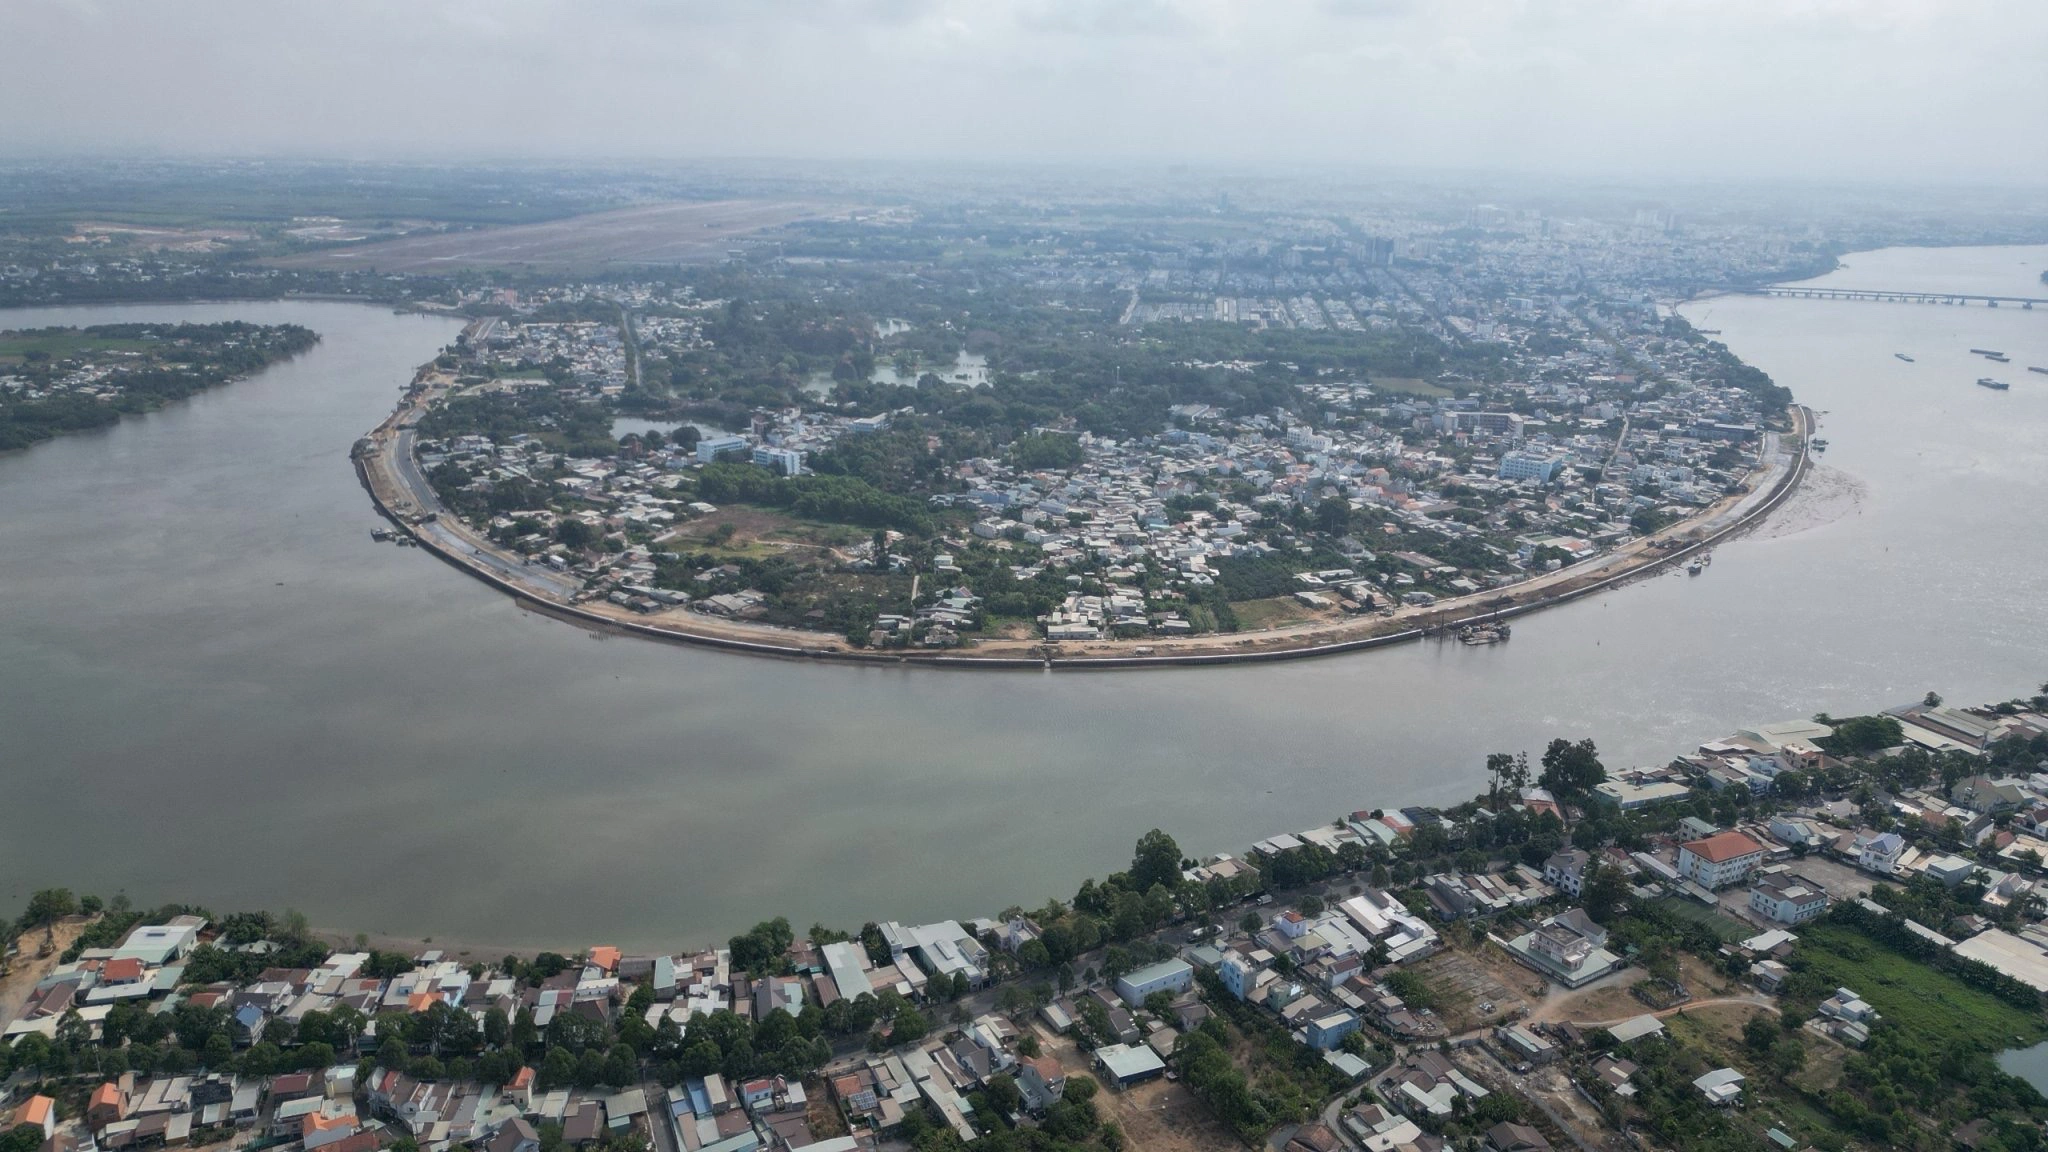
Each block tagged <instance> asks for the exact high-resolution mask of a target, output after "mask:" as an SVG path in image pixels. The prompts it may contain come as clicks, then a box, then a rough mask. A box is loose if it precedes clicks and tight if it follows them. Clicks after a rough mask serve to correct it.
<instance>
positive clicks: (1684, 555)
mask: <svg viewBox="0 0 2048 1152" xmlns="http://www.w3.org/2000/svg"><path fill="white" fill-rule="evenodd" d="M1800 413H1801V417H1802V420H1801V424H1802V427H1803V428H1804V429H1805V434H1804V435H1802V436H1801V437H1800V438H1799V440H1798V442H1797V443H1796V445H1795V451H1794V454H1793V459H1792V466H1791V467H1790V468H1787V469H1786V470H1785V475H1784V476H1783V477H1781V478H1780V479H1779V481H1778V486H1777V488H1776V489H1774V490H1773V491H1772V492H1771V494H1770V496H1769V497H1767V498H1766V499H1765V500H1764V501H1763V502H1762V503H1760V504H1758V505H1757V506H1756V507H1755V508H1753V509H1751V510H1750V511H1749V512H1748V513H1746V514H1744V515H1743V516H1742V517H1741V518H1740V519H1738V520H1736V521H1735V522H1734V523H1732V524H1729V525H1728V526H1726V527H1724V528H1721V529H1719V530H1718V531H1716V532H1714V533H1712V534H1711V535H1708V536H1704V537H1702V538H1700V539H1699V540H1696V541H1694V542H1692V543H1690V544H1687V545H1685V546H1684V547H1682V548H1673V549H1672V550H1671V551H1670V552H1668V553H1667V554H1665V555H1663V556H1660V557H1658V558H1657V559H1656V560H1654V561H1651V562H1650V563H1648V564H1644V565H1641V566H1639V567H1634V568H1630V569H1627V570H1626V571H1622V572H1617V573H1615V574H1614V575H1612V576H1608V577H1605V578H1603V579H1600V580H1595V581H1592V582H1590V583H1587V584H1582V585H1579V586H1577V587H1568V588H1561V589H1558V590H1557V591H1554V592H1550V593H1546V594H1544V595H1542V596H1538V597H1536V598H1535V599H1533V600H1528V601H1524V602H1521V603H1517V604H1512V605H1507V606H1503V607H1501V608H1498V609H1486V610H1483V611H1474V612H1471V613H1467V614H1464V615H1460V616H1456V617H1453V618H1449V619H1445V620H1441V621H1437V622H1435V623H1434V624H1433V625H1432V627H1434V628H1439V629H1443V628H1456V627H1458V626H1460V625H1463V624H1469V623H1476V622H1481V621H1485V622H1492V621H1498V620H1509V619H1513V618H1514V617H1517V616H1524V615H1527V614H1529V613H1531V612H1536V611H1539V610H1541V609H1544V608H1550V607H1553V606H1555V605H1558V604H1563V603H1566V602H1567V601H1571V600H1576V599H1579V598H1580V597H1582V596H1590V595H1592V594H1594V593H1596V592H1604V591H1606V590H1607V589H1609V588H1612V587H1614V586H1616V585H1618V584H1621V583H1623V582H1625V581H1628V580H1633V579H1635V578H1637V577H1639V576H1644V575H1648V574H1650V573H1653V572H1658V571H1661V570H1663V569H1665V568H1668V567H1670V566H1672V565H1674V564H1680V563H1683V562H1684V561H1686V560H1687V559H1689V558H1691V557H1693V556H1695V555H1698V554H1699V553H1701V552H1703V551H1705V550H1707V549H1708V548H1711V547H1713V546H1714V545H1716V544H1719V543H1721V542H1722V541H1724V540H1727V539H1729V538H1731V537H1733V536H1735V535H1736V534H1738V533H1740V532H1742V531H1744V530H1745V529H1747V528H1750V527H1752V526H1754V525H1755V524H1756V523H1757V521H1759V520H1761V519H1762V518H1763V517H1765V516H1767V515H1769V514H1770V513H1771V512H1772V511H1773V510H1774V509H1776V508H1777V507H1778V506H1779V505H1780V504H1783V503H1784V502H1785V500H1786V499H1787V498H1789V497H1790V496H1791V495H1792V492H1793V491H1794V490H1795V489H1797V488H1798V487H1799V481H1800V480H1801V479H1803V478H1804V477H1805V475H1806V471H1807V467H1808V464H1809V457H1808V455H1807V451H1806V439H1807V437H1808V436H1810V435H1811V434H1812V428H1813V415H1812V412H1811V410H1809V409H1806V408H1804V407H1803V406H1802V407H1801V409H1800ZM355 467H356V479H357V480H359V481H361V482H362V485H363V489H364V490H365V491H367V492H368V493H369V494H370V500H371V502H372V503H373V504H375V505H376V507H377V511H378V512H380V513H381V514H383V516H384V517H385V518H386V519H388V520H390V521H391V522H392V523H393V524H395V525H397V526H398V527H400V528H401V529H404V530H406V531H407V532H410V533H411V534H412V536H413V539H414V540H415V541H416V542H418V544H419V546H420V547H422V548H425V549H426V550H427V551H429V552H431V553H433V554H434V555H436V556H438V557H440V558H441V559H443V560H445V561H447V562H448V563H450V564H452V565H454V566H455V567H457V568H459V569H461V570H462V571H464V572H467V573H468V574H470V575H471V576H474V577H476V578H477V579H479V580H482V581H483V582H484V583H486V584H489V585H491V586H492V587H494V588H496V589H498V590H499V591H501V592H503V593H505V594H506V595H508V596H511V597H512V598H513V599H515V600H517V601H518V602H519V603H521V604H522V605H524V606H526V607H527V608H530V609H532V610H534V611H537V612H541V613H544V614H546V615H548V616H553V617H555V618H556V619H559V620H565V621H568V622H570V623H574V624H579V625H582V626H584V627H586V628H595V629H601V630H604V631H608V632H616V633H619V634H622V635H627V636H639V637H643V638H646V639H649V640H662V641H667V642H669V643H673V644H695V645H700V646H702V647H707V648H717V649H721V650H723V651H727V652H742V653H746V654H748V655H753V656H775V657H779V658H783V659H795V660H824V661H832V662H836V663H843V664H874V665H894V666H897V667H903V666H915V667H926V668H945V669H961V668H968V669H979V670H988V671H1018V670H1029V669H1041V670H1042V669H1047V668H1051V669H1067V670H1072V671H1084V672H1086V671H1098V672H1109V671H1121V670H1128V669H1134V668H1200V667H1208V666H1213V665H1227V664H1270V663H1273V662H1276V661H1280V660H1309V659H1314V658H1317V657H1322V656H1340V655H1343V654H1345V653H1348V652H1363V651H1366V650H1368V649H1372V648H1385V647H1388V646H1390V645H1394V644H1405V643H1408V642H1409V641H1412V640H1419V639H1421V638H1422V637H1423V636H1424V635H1425V634H1426V632H1425V630H1424V629H1422V628H1409V629H1405V630H1403V631H1400V632H1389V633H1385V634H1383V635H1378V636H1362V637H1359V638H1358V639H1355V640H1336V641H1332V642H1330V643H1328V644H1315V645H1309V646H1305V647H1299V648H1275V649H1269V650H1266V651H1257V652H1186V653H1171V654H1165V655H1152V656H1140V655H1131V656H1072V657H1062V656H1059V655H1057V654H1055V655H1054V656H1053V657H1052V658H1051V659H1049V660H1041V659H1038V658H1036V657H1022V656H952V655H945V654H940V653H932V654H926V653H920V652H870V651H864V650H861V649H845V648H807V647H804V646H802V645H800V644H777V643H773V642H770V641H765V640H740V639H737V638H734V637H729V636H714V635H706V634H702V633H690V632H675V631H671V630H669V629H666V628H656V627H654V626H652V625H649V624H638V623H635V622H633V621H631V620H617V619H613V618H612V617H610V616H604V615H600V614H598V613H596V612H591V611H588V610H586V609H582V608H577V607H575V606H573V605H568V604H559V603H556V602H555V601H553V600H549V599H547V598H545V597H542V596H540V595H538V594H536V593H534V592H533V591H531V590H529V589H527V588H525V587H523V586H521V585H519V584H517V583H515V582H513V581H510V580H507V579H505V578H504V577H502V576H499V575H498V574H497V573H495V572H492V571H491V570H490V569H488V568H484V567H481V566H478V565H474V564H471V563H469V562H467V561H465V560H464V559H462V558H461V557H460V556H458V555H456V554H455V553H453V552H450V551H448V550H447V549H445V548H443V547H442V546H441V545H440V544H439V543H437V542H436V541H434V540H432V539H430V538H429V537H428V536H426V535H425V534H423V533H419V532H414V531H413V530H412V526H411V525H409V524H407V523H406V522H405V521H404V520H402V519H400V518H399V516H398V514H397V513H396V512H394V511H393V510H392V509H390V508H389V507H387V506H386V505H385V503H384V501H383V499H382V498H381V497H379V496H378V494H377V490H376V487H375V486H374V485H372V484H371V483H370V473H369V463H368V461H366V460H365V459H363V458H362V457H360V456H358V457H356V458H355Z"/></svg>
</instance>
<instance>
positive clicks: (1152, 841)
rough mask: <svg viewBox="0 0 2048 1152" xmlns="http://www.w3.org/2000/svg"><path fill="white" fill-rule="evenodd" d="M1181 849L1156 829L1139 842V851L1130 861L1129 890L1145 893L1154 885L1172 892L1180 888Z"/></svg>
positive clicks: (1171, 838) (1169, 837)
mask: <svg viewBox="0 0 2048 1152" xmlns="http://www.w3.org/2000/svg"><path fill="white" fill-rule="evenodd" d="M1180 862H1181V854H1180V845H1179V844H1176V843H1174V840H1173V837H1171V836H1168V835H1167V834H1166V833H1164V832H1162V831H1160V830H1159V829H1157V828H1154V829H1152V830H1151V831H1150V832H1147V833H1145V834H1144V835H1143V836H1141V837H1139V839H1138V850H1137V853H1136V855H1134V856H1133V857H1132V858H1131V873H1130V877H1131V883H1130V887H1131V890H1132V891H1134V892H1145V891H1148V890H1150V889H1151V888H1152V886H1153V885H1155V884H1156V885H1160V886H1163V887H1165V888H1166V889H1168V890H1169V891H1171V890H1172V889H1174V888H1177V887H1179V886H1180Z"/></svg>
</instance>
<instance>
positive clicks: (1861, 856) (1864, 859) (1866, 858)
mask: <svg viewBox="0 0 2048 1152" xmlns="http://www.w3.org/2000/svg"><path fill="white" fill-rule="evenodd" d="M1905 850H1906V840H1905V838H1904V837H1902V836H1900V835H1899V834H1898V833H1896V832H1886V833H1884V834H1883V835H1880V836H1872V837H1871V838H1870V839H1868V840H1865V841H1863V842H1862V844H1860V845H1858V846H1857V849H1856V866H1857V867H1858V868H1861V869H1863V870H1864V871H1866V872H1877V873H1880V874H1882V875H1885V876H1890V875H1893V874H1895V873H1896V872H1898V870H1899V855H1900V853H1902V852H1904V851H1905Z"/></svg>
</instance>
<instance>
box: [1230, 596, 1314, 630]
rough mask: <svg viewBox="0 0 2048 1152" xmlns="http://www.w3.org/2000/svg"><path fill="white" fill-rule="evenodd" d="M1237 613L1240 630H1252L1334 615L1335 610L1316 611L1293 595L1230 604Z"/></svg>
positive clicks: (1231, 608)
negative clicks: (1304, 605) (1305, 605)
mask: <svg viewBox="0 0 2048 1152" xmlns="http://www.w3.org/2000/svg"><path fill="white" fill-rule="evenodd" d="M1230 610H1231V611H1232V612H1235V613H1236V614H1237V627H1238V630H1239V631H1243V632H1251V631H1254V630H1256V629H1260V628H1278V627H1279V626H1281V625H1283V624H1298V623H1300V622H1301V621H1303V620H1309V619H1313V618H1315V617H1317V616H1334V615H1335V613H1334V612H1330V611H1325V612H1316V611H1314V610H1312V609H1309V608H1306V607H1303V606H1302V604H1301V602H1300V601H1298V600H1296V599H1295V598H1294V597H1292V596H1274V597H1271V598H1269V599H1265V600H1240V601H1238V602H1237V603H1235V604H1232V605H1231V606H1230Z"/></svg>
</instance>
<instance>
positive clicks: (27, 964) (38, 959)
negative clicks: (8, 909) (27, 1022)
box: [0, 916, 92, 1026]
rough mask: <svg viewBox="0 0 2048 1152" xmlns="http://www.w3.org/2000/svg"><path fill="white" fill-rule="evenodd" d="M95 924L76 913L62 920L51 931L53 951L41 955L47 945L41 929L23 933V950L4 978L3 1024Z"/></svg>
mask: <svg viewBox="0 0 2048 1152" xmlns="http://www.w3.org/2000/svg"><path fill="white" fill-rule="evenodd" d="M90 923H92V921H90V920H87V919H86V918H85V917H83V916H72V917H69V918H67V919H65V920H64V921H62V922H61V923H59V924H58V925H57V926H56V927H55V928H54V929H53V930H52V931H51V937H52V941H51V945H50V954H49V955H48V956H41V955H38V953H40V952H41V951H42V948H43V933H42V930H41V929H37V930H36V931H34V932H24V933H22V934H21V937H20V939H19V944H20V946H21V952H20V954H19V955H17V956H15V958H14V966H13V967H12V968H11V969H10V970H9V971H8V973H7V975H6V976H4V977H0V1026H4V1025H7V1024H10V1023H12V1022H13V1020H14V1016H15V1014H16V1013H18V1012H20V1011H21V1008H22V1005H23V1004H25V1003H27V1002H28V994H29V993H30V992H32V991H34V990H35V986H36V983H37V982H38V981H40V980H41V979H42V978H43V977H45V976H48V975H49V974H50V972H51V970H53V969H54V968H56V967H57V961H58V959H59V958H61V957H62V956H63V955H64V950H65V949H66V948H69V947H71V942H72V941H73V940H76V939H78V934H79V933H80V932H83V931H85V926H86V925H87V924H90Z"/></svg>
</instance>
